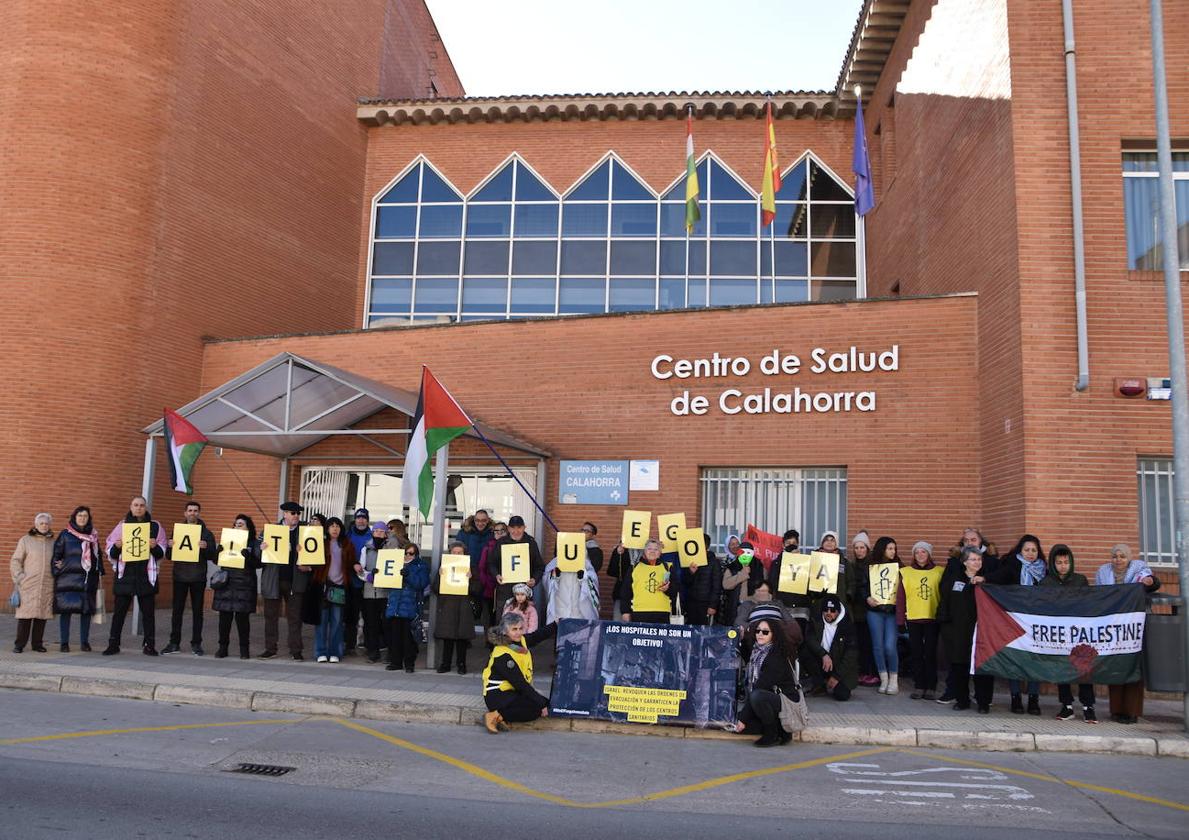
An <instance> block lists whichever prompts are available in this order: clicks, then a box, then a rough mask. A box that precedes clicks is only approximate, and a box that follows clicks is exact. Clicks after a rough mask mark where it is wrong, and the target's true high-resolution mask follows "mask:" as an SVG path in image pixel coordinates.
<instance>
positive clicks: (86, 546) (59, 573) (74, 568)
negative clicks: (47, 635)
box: [50, 505, 103, 653]
mask: <svg viewBox="0 0 1189 840" xmlns="http://www.w3.org/2000/svg"><path fill="white" fill-rule="evenodd" d="M50 573H51V574H52V575H53V576H54V612H55V613H56V614H57V616H58V641H59V642H60V643H61V644H60V646H59V649H60V650H61V651H62V653H68V652H69V651H70V616H72V615H76V614H77V615H78V617H79V627H78V640H79V644H80V645H82V650H83V651H84V652H85V653H90V651H91V645H90V638H91V615H92V614H93V613H94V612H95V603H96V601H95V599H96V596H97V595H99V596H100V597H102V593H101V592H100V589H99V578H100V577H101V576H102V575H103V553H102V551H100V549H99V531H98V530H96V528H95V527H94V525H93V524H92V522H91V509H90V508H89V507H86V506H85V505H79V506H78V507H76V508H75V509H74V511H73V512H72V513H71V514H70V521H69V522H67V523H66V528H65V529H64V530H63V531H62V532H61V533H59V534H58V538H57V539H56V540H55V541H54V552H53V555H52V557H51V559H50Z"/></svg>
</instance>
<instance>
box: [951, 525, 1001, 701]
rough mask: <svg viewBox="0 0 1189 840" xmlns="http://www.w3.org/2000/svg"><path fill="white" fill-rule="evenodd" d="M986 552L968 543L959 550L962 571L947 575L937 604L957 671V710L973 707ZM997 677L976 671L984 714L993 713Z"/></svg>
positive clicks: (976, 693)
mask: <svg viewBox="0 0 1189 840" xmlns="http://www.w3.org/2000/svg"><path fill="white" fill-rule="evenodd" d="M985 559H986V558H985V557H984V556H983V553H982V552H981V551H979V549H978V547H976V546H966V547H964V548H963V549H962V551H961V553H960V554H959V562H960V563H961V564H962V575H961V577H958V576H956V575H945V576H943V577H942V580H941V604H940V605H939V606H938V608H937V623H938V624H940V625H941V641H942V645H943V646H944V647H945V655H946V658H947V659H949V662H950V672H951V673H953V675H954V681H953V689H954V705H953V708H954V710H955V711H963V710H965V709H969V708H970V649H971V645H972V644H973V643H974V627H975V624H977V623H978V609H977V606H976V601H975V597H974V593H975V587H976V586H979V585H981V584H982V583H983V582H984V580H985V579H984V578H983V563H984V562H985ZM994 691H995V678H994V677H992V676H988V675H985V674H975V675H974V702H975V703H977V704H978V713H979V714H980V715H986V714H990V712H991V696H992V694H993V693H994Z"/></svg>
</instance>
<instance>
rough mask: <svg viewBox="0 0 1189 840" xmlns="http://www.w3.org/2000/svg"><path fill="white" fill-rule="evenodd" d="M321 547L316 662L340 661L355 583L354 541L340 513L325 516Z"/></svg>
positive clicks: (317, 570) (317, 574) (317, 572)
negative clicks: (345, 613) (346, 610)
mask: <svg viewBox="0 0 1189 840" xmlns="http://www.w3.org/2000/svg"><path fill="white" fill-rule="evenodd" d="M322 550H323V552H324V554H325V557H326V562H325V563H324V564H323V565H321V566H318V567H316V568H315V569H314V572H313V575H314V577H313V582H314V583H316V584H317V585H318V586H320V587H321V589H322V597H321V598H320V599H319V604H318V624H317V626H316V627H315V628H314V657H315V660H316V661H317V662H331V663H337V662H341V661H342V657H343V611H344V607H346V605H347V593H348V591H349V590H350V588H351V585H352V584H351V580H350V578H351V577H353V576H352V575H351V574H350V570H351V569H353V568H355V543H354V542H353V541H352V539H351V538H350V537H349V536H348V535H347V529H346V526H345V525H344V523H343V520H341V519H339V518H338V517H337V516H332V517H330V519H328V520H326V539H325V540H324V541H323V543H322Z"/></svg>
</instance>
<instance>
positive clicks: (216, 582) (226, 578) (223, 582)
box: [210, 568, 231, 592]
mask: <svg viewBox="0 0 1189 840" xmlns="http://www.w3.org/2000/svg"><path fill="white" fill-rule="evenodd" d="M229 583H231V573H230V572H228V571H227V570H226V569H223V568H219V569H215V571H214V574H212V575H211V583H210V586H211V589H214V590H215V591H216V592H217V591H218V590H220V589H226V588H227V585H228V584H229Z"/></svg>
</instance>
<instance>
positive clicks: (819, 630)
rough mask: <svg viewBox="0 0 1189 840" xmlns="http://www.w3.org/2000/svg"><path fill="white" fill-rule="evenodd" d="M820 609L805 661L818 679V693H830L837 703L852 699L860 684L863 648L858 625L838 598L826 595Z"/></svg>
mask: <svg viewBox="0 0 1189 840" xmlns="http://www.w3.org/2000/svg"><path fill="white" fill-rule="evenodd" d="M820 607H821V611H820V612H819V613H818V615H817V617H816V618H815V619H814V621H813V624H812V626H811V627H810V630H809V635H808V637H807V638H806V639H805V647H804V648H803V649H802V653H801V662H802V664H803V665H804V667H805V669H806V671H807V672H808V673H809V674H810V675H811V676H812V677H814V678H815V679H816V680H817V683H818V686H817V689H815V693H819V692H820V693H823V694H829V695H830V696H831V697H833V698H834V699H835V700H849V699H850V694H851V692H852V691H854V689H855V686H857V685H858V684H859V656H858V654H859V649H858V646H857V643H856V640H855V626H854V622H852V621H851V617H850V616H849V615H847V612H846V607H845V606H844V605H843V603H842V601H841V599H839V597H838V596H837V595H832V594H828V595H826V596H825V597H824V598H822V600H821V605H820Z"/></svg>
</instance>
